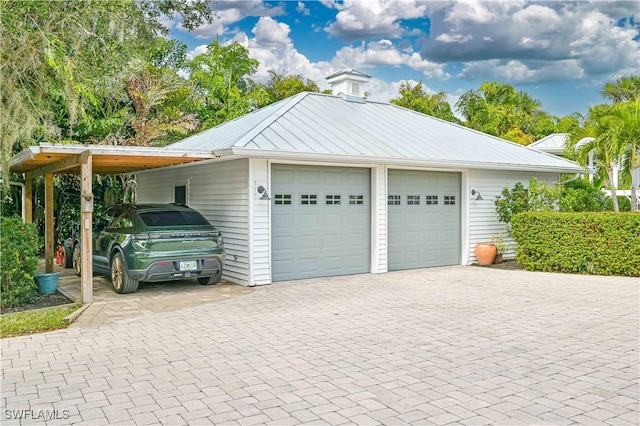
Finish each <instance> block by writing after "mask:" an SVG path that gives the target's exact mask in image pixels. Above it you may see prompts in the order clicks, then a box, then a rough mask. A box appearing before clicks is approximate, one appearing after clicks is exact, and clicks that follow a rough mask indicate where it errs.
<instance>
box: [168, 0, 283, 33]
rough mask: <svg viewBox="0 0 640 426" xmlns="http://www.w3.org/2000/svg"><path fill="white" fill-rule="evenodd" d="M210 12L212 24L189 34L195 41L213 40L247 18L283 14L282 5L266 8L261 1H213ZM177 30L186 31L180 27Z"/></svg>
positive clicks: (202, 26)
mask: <svg viewBox="0 0 640 426" xmlns="http://www.w3.org/2000/svg"><path fill="white" fill-rule="evenodd" d="M211 10H213V11H214V12H215V14H216V18H214V19H213V22H212V23H210V24H206V25H201V26H200V27H198V28H196V29H195V30H193V31H191V34H192V35H193V36H194V37H195V38H197V39H213V38H215V37H216V36H221V35H223V34H224V33H225V32H227V31H228V30H229V26H230V25H231V24H234V23H236V22H239V21H241V20H242V19H244V18H246V17H248V16H279V15H282V14H284V8H283V6H282V5H278V6H267V5H265V4H263V3H262V1H261V0H243V1H215V2H211ZM177 28H178V29H179V30H181V31H186V30H185V29H184V28H183V27H182V25H180V24H178V25H177Z"/></svg>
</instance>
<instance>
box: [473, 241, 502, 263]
mask: <svg viewBox="0 0 640 426" xmlns="http://www.w3.org/2000/svg"><path fill="white" fill-rule="evenodd" d="M497 252H498V250H496V245H495V244H493V243H478V244H476V258H477V259H478V265H491V264H492V263H493V260H494V259H495V258H496V253H497Z"/></svg>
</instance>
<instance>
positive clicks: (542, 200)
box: [494, 177, 561, 229]
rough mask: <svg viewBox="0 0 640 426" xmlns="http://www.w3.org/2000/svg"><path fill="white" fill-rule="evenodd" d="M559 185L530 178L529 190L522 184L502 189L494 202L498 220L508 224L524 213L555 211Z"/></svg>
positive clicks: (558, 197) (558, 196)
mask: <svg viewBox="0 0 640 426" xmlns="http://www.w3.org/2000/svg"><path fill="white" fill-rule="evenodd" d="M560 191H561V189H560V187H559V185H547V184H546V183H545V182H543V183H539V182H538V179H537V178H535V177H532V178H531V179H530V180H529V188H525V187H524V185H523V184H522V182H516V184H515V185H514V186H513V188H511V189H509V188H507V187H505V188H503V190H502V194H501V195H500V196H498V197H496V199H495V200H494V204H495V206H496V214H497V215H498V220H499V221H500V222H504V223H506V224H507V229H509V228H508V227H509V224H510V223H511V219H512V217H513V215H515V214H518V213H522V212H526V211H531V210H533V211H540V212H544V211H553V210H557V208H558V204H559V200H560Z"/></svg>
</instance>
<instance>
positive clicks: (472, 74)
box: [171, 0, 640, 116]
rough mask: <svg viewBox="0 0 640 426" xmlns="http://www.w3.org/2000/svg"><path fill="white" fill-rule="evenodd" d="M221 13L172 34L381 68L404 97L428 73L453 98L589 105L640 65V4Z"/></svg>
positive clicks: (352, 2) (307, 65) (320, 71)
mask: <svg viewBox="0 0 640 426" xmlns="http://www.w3.org/2000/svg"><path fill="white" fill-rule="evenodd" d="M211 8H212V9H213V10H214V11H215V12H216V14H217V16H218V19H216V20H215V21H214V22H213V23H212V24H210V25H205V26H202V27H200V28H198V29H196V30H195V31H193V32H191V33H189V32H187V31H184V30H183V29H182V28H181V26H180V22H174V23H173V24H172V30H171V37H174V38H177V39H179V40H182V41H184V42H185V43H187V45H188V47H189V55H190V56H191V57H192V56H194V55H196V54H198V53H200V52H203V51H204V50H205V49H206V45H207V44H209V43H211V42H212V41H213V40H214V39H216V38H218V39H219V40H220V42H221V43H223V44H224V43H230V42H233V41H237V42H239V43H241V44H243V45H244V46H246V47H247V48H248V49H249V53H250V55H251V56H252V57H253V58H255V59H257V60H258V61H259V62H260V67H259V69H258V71H257V73H256V75H255V76H253V78H254V79H255V80H257V81H266V79H268V71H269V70H270V69H273V70H276V71H278V72H281V71H286V72H287V73H289V74H301V75H303V76H305V77H309V78H311V79H312V80H314V81H315V82H316V83H318V85H319V86H320V87H321V88H327V87H328V86H327V85H326V83H325V81H324V77H326V76H328V75H330V74H331V73H333V72H335V71H339V70H342V69H346V68H353V69H356V70H359V71H362V72H365V73H367V74H369V75H371V76H372V77H373V79H372V81H371V82H370V83H369V84H368V87H367V88H366V90H367V91H369V92H370V93H371V98H372V99H374V100H380V101H388V100H389V99H391V98H393V97H396V96H397V95H398V88H399V85H400V83H401V82H403V81H410V82H413V83H416V82H418V81H422V82H423V86H424V87H425V88H426V90H428V91H434V92H440V91H444V92H447V93H448V94H449V100H450V102H451V103H452V106H453V104H454V103H455V102H456V100H457V98H458V97H459V96H460V95H461V94H462V93H464V92H466V91H468V90H471V89H477V88H478V87H479V86H480V83H481V82H482V81H485V80H486V81H498V82H501V83H505V84H511V85H513V86H514V87H516V88H517V89H518V90H524V91H526V92H528V93H529V94H531V95H532V96H534V97H536V98H538V99H539V100H540V101H542V103H543V108H544V109H546V110H547V111H548V112H550V113H552V114H555V115H558V116H562V115H567V114H571V113H573V112H581V113H585V112H586V111H587V109H588V107H589V106H590V105H593V104H597V103H602V102H603V99H602V98H601V97H600V95H599V90H600V89H601V88H602V85H603V84H604V83H605V82H607V81H612V80H614V79H615V78H616V77H619V76H623V75H631V74H640V6H639V3H638V2H637V1H579V2H569V1H562V2H560V1H524V0H514V1H479V0H469V1H456V2H454V1H445V0H442V1H424V0H344V1H339V2H337V1H334V0H321V1H297V0H296V1H277V2H276V1H244V0H237V1H220V0H218V1H216V2H212V3H211Z"/></svg>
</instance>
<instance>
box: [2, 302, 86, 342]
mask: <svg viewBox="0 0 640 426" xmlns="http://www.w3.org/2000/svg"><path fill="white" fill-rule="evenodd" d="M81 306H82V304H81V303H75V304H73V305H63V306H53V307H51V308H43V309H37V310H33V311H23V312H16V313H13V314H5V315H2V316H0V337H12V336H20V335H23V334H34V333H42V332H45V331H52V330H58V329H61V328H67V327H68V326H69V324H67V323H66V322H64V321H63V320H62V319H63V318H64V317H66V316H67V315H69V314H71V313H72V312H74V311H75V310H76V309H80V307H81Z"/></svg>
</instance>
